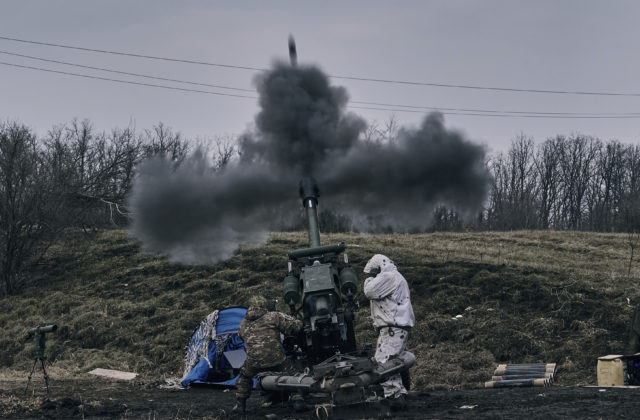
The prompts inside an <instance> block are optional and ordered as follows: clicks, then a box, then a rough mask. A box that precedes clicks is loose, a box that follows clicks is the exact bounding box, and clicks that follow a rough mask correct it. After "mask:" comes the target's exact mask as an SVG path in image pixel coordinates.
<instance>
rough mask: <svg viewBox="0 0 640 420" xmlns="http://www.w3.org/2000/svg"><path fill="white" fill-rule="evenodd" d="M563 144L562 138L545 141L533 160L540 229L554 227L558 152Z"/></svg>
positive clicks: (557, 186)
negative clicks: (535, 173)
mask: <svg viewBox="0 0 640 420" xmlns="http://www.w3.org/2000/svg"><path fill="white" fill-rule="evenodd" d="M563 142H564V137H562V136H557V137H554V138H550V139H547V140H546V141H545V142H544V143H542V145H541V146H540V147H539V149H538V152H537V155H536V159H535V168H536V171H537V179H538V226H539V227H541V228H542V229H548V228H550V227H553V226H555V223H553V216H554V212H553V210H554V206H555V205H556V203H557V199H558V189H559V183H560V169H559V165H558V163H559V155H560V153H559V151H560V150H561V148H562V144H563Z"/></svg>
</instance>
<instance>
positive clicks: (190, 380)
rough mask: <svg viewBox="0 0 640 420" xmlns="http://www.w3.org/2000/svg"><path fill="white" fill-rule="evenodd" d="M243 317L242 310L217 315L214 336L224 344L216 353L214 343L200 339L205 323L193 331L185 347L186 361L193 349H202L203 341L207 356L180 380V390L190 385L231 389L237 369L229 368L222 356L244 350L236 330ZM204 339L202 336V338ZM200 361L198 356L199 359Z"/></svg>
mask: <svg viewBox="0 0 640 420" xmlns="http://www.w3.org/2000/svg"><path fill="white" fill-rule="evenodd" d="M246 313H247V310H246V308H240V307H235V308H227V309H222V310H220V311H218V317H217V321H216V323H215V329H216V336H217V337H218V340H217V341H218V342H222V343H224V348H223V349H221V350H218V351H216V350H217V348H216V342H215V341H213V340H211V336H210V335H209V336H205V337H203V333H204V330H203V329H204V328H206V327H205V322H204V321H203V323H202V324H201V325H200V326H199V327H198V328H197V329H196V330H195V331H194V333H193V335H192V336H191V339H190V341H189V345H187V359H188V358H189V355H190V352H193V351H195V350H194V349H200V348H203V343H204V340H209V343H208V352H207V353H208V354H207V358H206V359H205V358H204V357H202V358H201V359H200V360H199V361H198V362H197V363H196V364H195V366H194V367H193V368H192V369H191V371H190V372H189V373H188V374H187V375H185V377H184V378H183V379H182V386H185V387H186V386H189V385H190V384H214V385H222V386H225V385H227V386H233V385H235V384H236V381H237V380H238V373H239V369H237V368H233V367H232V366H231V364H230V363H229V361H228V360H227V358H226V357H225V356H224V352H226V351H232V350H242V351H244V350H245V347H244V342H243V341H242V339H240V337H239V336H238V327H239V326H240V322H242V320H243V319H244V317H245V315H246ZM204 335H206V334H204ZM200 357H201V355H200Z"/></svg>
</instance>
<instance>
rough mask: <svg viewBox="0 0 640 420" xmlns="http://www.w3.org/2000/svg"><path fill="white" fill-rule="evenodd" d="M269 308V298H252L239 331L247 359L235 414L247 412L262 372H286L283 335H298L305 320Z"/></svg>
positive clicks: (238, 387) (239, 380) (239, 384)
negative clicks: (248, 402) (252, 392)
mask: <svg viewBox="0 0 640 420" xmlns="http://www.w3.org/2000/svg"><path fill="white" fill-rule="evenodd" d="M266 306H267V300H266V298H264V297H262V296H254V297H252V298H251V306H250V307H249V309H247V314H246V316H245V318H244V320H242V322H241V323H240V328H239V329H238V335H239V336H240V338H242V340H243V341H244V344H245V347H246V352H247V359H246V360H245V362H244V365H242V369H240V378H238V382H237V383H236V388H237V391H236V398H237V403H236V406H235V407H234V408H233V411H234V412H239V413H244V412H245V411H246V401H247V399H248V398H249V395H250V394H251V389H252V388H253V380H252V378H254V377H255V376H256V375H257V374H258V373H260V372H267V371H274V372H278V371H283V370H285V362H286V361H287V357H286V355H285V354H284V351H283V349H282V343H281V341H280V334H284V335H285V336H288V335H295V334H297V333H298V331H300V329H301V328H302V321H300V320H298V319H295V318H293V317H292V316H289V315H286V314H283V313H282V312H277V311H269V310H268V309H266Z"/></svg>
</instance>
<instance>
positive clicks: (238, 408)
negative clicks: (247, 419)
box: [231, 398, 247, 414]
mask: <svg viewBox="0 0 640 420" xmlns="http://www.w3.org/2000/svg"><path fill="white" fill-rule="evenodd" d="M231 412H232V413H235V414H244V413H246V412H247V399H246V398H238V399H237V400H236V405H234V406H233V408H232V409H231Z"/></svg>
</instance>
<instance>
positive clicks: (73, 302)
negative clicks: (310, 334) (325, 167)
mask: <svg viewBox="0 0 640 420" xmlns="http://www.w3.org/2000/svg"><path fill="white" fill-rule="evenodd" d="M322 240H323V243H324V244H329V243H337V242H345V243H346V244H347V245H348V246H349V248H348V253H349V257H350V261H351V263H352V264H353V265H354V266H355V267H356V269H357V270H358V272H360V273H361V271H362V268H363V267H364V264H365V262H366V261H367V260H368V258H369V257H370V256H371V255H372V254H374V253H384V254H386V255H388V256H389V257H390V258H392V259H393V260H394V261H395V263H396V265H397V266H398V268H399V269H400V271H401V272H402V273H403V274H404V276H405V277H406V278H407V280H408V282H409V285H410V288H411V293H412V302H413V306H414V310H415V313H416V318H417V325H416V327H415V328H414V330H413V333H412V335H411V338H410V341H409V350H411V351H413V352H414V353H415V354H416V356H417V364H416V366H415V367H414V368H413V370H412V378H413V385H414V387H415V388H418V389H433V388H465V387H476V386H478V385H479V383H480V382H482V381H485V380H488V379H490V377H491V374H492V372H493V370H494V368H495V367H496V364H497V363H504V362H513V363H522V362H548V363H551V362H555V363H557V364H558V374H557V378H556V379H557V381H556V384H558V385H576V384H588V383H594V382H595V365H596V358H597V357H598V356H601V355H605V354H612V353H624V352H625V350H626V343H627V340H628V327H629V325H628V324H629V319H630V317H631V314H632V312H633V307H632V306H631V305H629V302H631V304H632V305H635V304H636V303H637V302H638V301H639V300H640V290H639V288H638V275H639V274H640V264H638V263H635V262H634V264H633V267H632V270H631V276H630V277H629V276H627V269H628V263H629V254H630V249H629V246H628V241H627V235H624V234H599V233H580V232H548V231H518V232H473V233H435V234H420V235H413V234H391V235H359V234H327V235H323V236H322ZM306 245H307V234H306V233H304V232H293V233H273V234H272V235H271V237H270V240H269V242H268V243H267V244H266V245H264V246H262V247H259V248H244V249H241V250H239V251H238V252H237V253H236V254H235V255H234V256H233V257H232V258H231V259H229V260H228V261H225V262H223V263H220V264H218V265H216V266H214V267H205V266H195V267H189V266H182V265H178V264H171V263H169V262H168V261H167V260H166V259H164V258H161V257H157V256H151V255H146V254H143V253H141V252H140V248H139V246H138V244H136V243H135V242H134V241H132V240H131V239H130V238H129V237H128V236H127V233H126V232H125V231H113V230H111V231H101V232H97V233H93V234H85V233H82V232H77V233H70V234H68V235H67V237H65V239H64V240H62V241H60V242H58V243H56V244H55V246H53V247H51V248H50V249H49V250H48V252H47V254H46V255H45V257H44V258H43V259H42V260H41V261H40V262H39V263H38V264H37V265H34V266H32V267H31V270H30V273H29V277H28V279H27V283H26V287H25V288H24V290H23V291H22V292H21V293H20V294H19V295H16V296H9V297H4V298H1V299H0V325H2V328H3V331H2V334H0V348H1V349H3V351H2V352H0V369H2V370H4V371H11V372H14V371H18V372H27V371H28V370H29V369H30V367H31V364H32V361H33V359H32V353H31V352H32V347H33V344H32V343H31V341H24V339H23V337H24V333H25V331H26V330H27V329H28V328H30V327H33V326H35V325H38V324H45V323H56V324H58V326H59V329H58V331H57V332H56V333H55V334H53V335H50V336H48V341H47V355H48V357H49V358H50V360H51V366H52V368H53V369H54V370H55V372H56V374H57V375H62V374H64V375H69V376H73V375H77V374H81V373H84V372H87V371H89V370H91V369H93V368H96V367H102V368H109V369H121V370H128V371H136V372H138V373H140V374H141V375H142V377H143V378H145V379H147V380H160V379H163V378H166V377H176V376H181V375H182V369H183V357H184V347H185V345H186V343H187V341H188V339H189V337H190V335H191V333H192V332H193V330H194V328H195V327H196V326H197V325H198V324H199V322H200V321H201V320H202V319H203V318H204V317H205V316H206V315H207V314H209V313H210V312H212V311H213V310H214V309H219V308H223V307H226V306H232V305H245V304H246V303H247V300H248V298H249V296H251V295H253V294H265V295H269V296H273V297H280V295H281V290H282V289H281V280H282V278H283V275H284V273H285V271H286V263H287V259H286V252H287V251H288V250H291V249H295V248H301V247H305V246H306ZM362 280H363V277H361V281H362ZM361 284H362V283H361ZM360 303H361V309H360V310H359V312H358V313H357V336H358V340H359V343H372V344H374V343H375V337H376V334H375V332H374V331H373V329H372V328H371V326H370V320H369V318H368V315H369V310H368V302H367V300H366V298H364V297H362V296H360ZM279 309H280V310H282V311H287V308H286V307H285V306H284V305H283V306H281V307H279ZM456 315H462V317H461V318H455V317H456ZM20 374H22V373H20ZM24 376H26V373H24Z"/></svg>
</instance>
